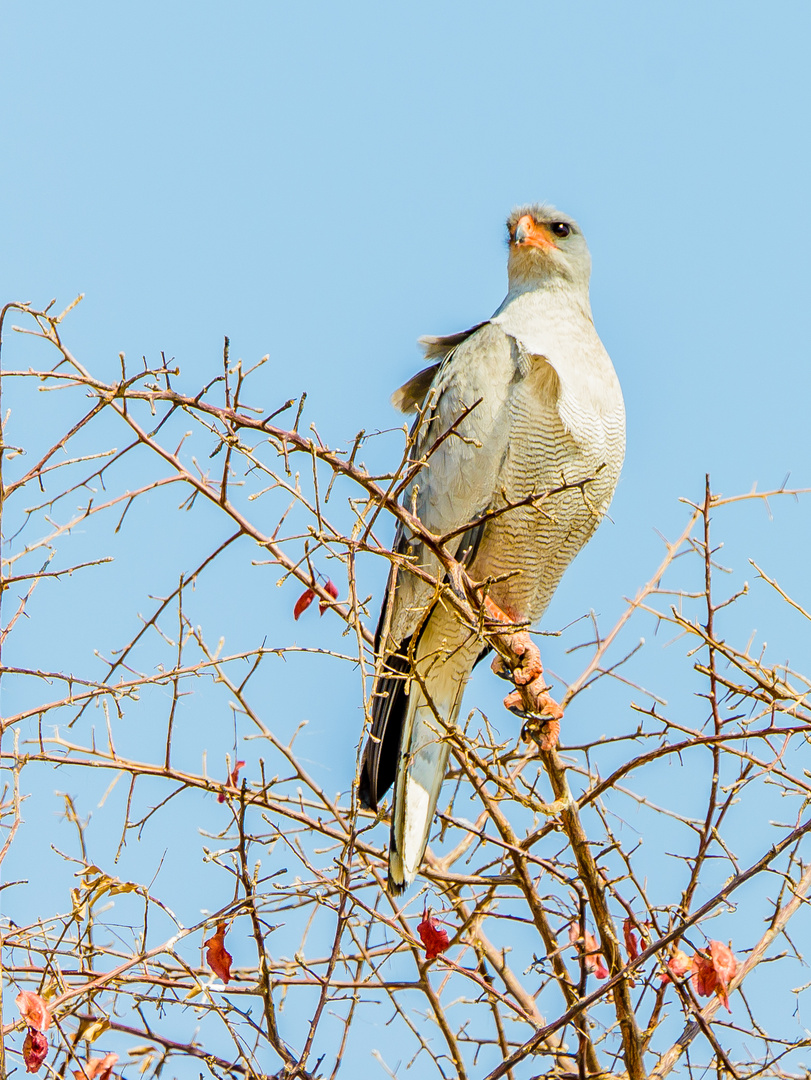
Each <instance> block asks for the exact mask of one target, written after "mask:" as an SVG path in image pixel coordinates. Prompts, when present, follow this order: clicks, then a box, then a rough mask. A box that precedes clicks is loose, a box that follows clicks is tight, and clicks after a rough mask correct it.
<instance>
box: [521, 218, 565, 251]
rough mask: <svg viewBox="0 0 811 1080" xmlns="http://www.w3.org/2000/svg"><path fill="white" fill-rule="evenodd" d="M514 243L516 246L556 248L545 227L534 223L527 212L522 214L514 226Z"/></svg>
mask: <svg viewBox="0 0 811 1080" xmlns="http://www.w3.org/2000/svg"><path fill="white" fill-rule="evenodd" d="M514 243H515V245H516V247H536V248H541V249H543V248H554V249H555V250H557V244H556V243H555V242H554V241H553V240H552V239H551V237H550V235H549V231H548V230H547V229H546V227H545V226H543V225H536V224H535V222H534V221H533V220H532V218H531V217H530V216H529V214H524V216H523V217H522V218H521V219H520V220H519V222H518V224H517V225H516V226H515V235H514Z"/></svg>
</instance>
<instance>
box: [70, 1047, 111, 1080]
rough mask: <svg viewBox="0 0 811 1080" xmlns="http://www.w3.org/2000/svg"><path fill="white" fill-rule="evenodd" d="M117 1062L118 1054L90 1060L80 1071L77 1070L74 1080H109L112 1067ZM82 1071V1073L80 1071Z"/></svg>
mask: <svg viewBox="0 0 811 1080" xmlns="http://www.w3.org/2000/svg"><path fill="white" fill-rule="evenodd" d="M117 1061H118V1054H112V1053H111V1054H105V1055H104V1057H103V1058H91V1059H90V1060H89V1061H86V1062H85V1063H84V1065H83V1066H82V1069H77V1070H76V1071H75V1072H74V1074H73V1077H74V1080H111V1078H112V1075H113V1066H114V1065H115V1063H116V1062H117ZM82 1070H84V1071H82Z"/></svg>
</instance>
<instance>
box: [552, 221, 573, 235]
mask: <svg viewBox="0 0 811 1080" xmlns="http://www.w3.org/2000/svg"><path fill="white" fill-rule="evenodd" d="M549 228H550V229H551V230H552V232H553V233H554V234H555V236H560V237H564V236H568V235H569V233H570V232H571V231H572V227H571V225H567V224H566V222H565V221H553V222H552V224H551V225H550V226H549Z"/></svg>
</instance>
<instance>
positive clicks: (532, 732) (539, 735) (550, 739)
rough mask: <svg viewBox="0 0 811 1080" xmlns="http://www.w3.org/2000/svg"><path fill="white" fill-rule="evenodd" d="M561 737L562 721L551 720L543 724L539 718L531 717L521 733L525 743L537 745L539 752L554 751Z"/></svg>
mask: <svg viewBox="0 0 811 1080" xmlns="http://www.w3.org/2000/svg"><path fill="white" fill-rule="evenodd" d="M559 737H560V720H555V719H549V720H544V721H542V722H541V723H539V722H538V717H536V716H534V717H530V719H529V720H528V721H527V723H526V724H524V728H523V730H522V732H521V738H522V739H523V740H524V741H525V742H529V740H532V742H534V743H536V744H537V746H538V749H539V750H554V749H555V747H556V746H557V744H558V739H559Z"/></svg>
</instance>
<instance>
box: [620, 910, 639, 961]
mask: <svg viewBox="0 0 811 1080" xmlns="http://www.w3.org/2000/svg"><path fill="white" fill-rule="evenodd" d="M622 931H623V934H624V935H625V948H626V949H627V950H628V959H629V960H636V958H637V956H639V938H638V937H637V936H636V934H635V933H634V932H633V930H632V928H631V920H630V919H626V920H625V922H624V923H623V924H622Z"/></svg>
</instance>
